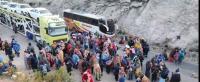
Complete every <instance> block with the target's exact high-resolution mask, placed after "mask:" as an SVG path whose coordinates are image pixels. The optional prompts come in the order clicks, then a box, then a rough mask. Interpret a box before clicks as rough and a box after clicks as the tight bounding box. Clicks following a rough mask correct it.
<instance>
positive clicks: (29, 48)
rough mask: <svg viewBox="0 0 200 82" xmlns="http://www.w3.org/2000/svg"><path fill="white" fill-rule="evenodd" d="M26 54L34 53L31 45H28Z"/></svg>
mask: <svg viewBox="0 0 200 82" xmlns="http://www.w3.org/2000/svg"><path fill="white" fill-rule="evenodd" d="M27 52H30V53H33V52H35V50H34V47H33V46H32V45H31V43H28V47H27Z"/></svg>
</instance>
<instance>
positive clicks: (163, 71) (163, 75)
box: [159, 64, 169, 82]
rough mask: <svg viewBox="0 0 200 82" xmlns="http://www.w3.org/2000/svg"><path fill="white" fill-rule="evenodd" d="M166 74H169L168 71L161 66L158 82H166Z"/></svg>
mask: <svg viewBox="0 0 200 82" xmlns="http://www.w3.org/2000/svg"><path fill="white" fill-rule="evenodd" d="M168 74H169V69H168V68H167V67H166V66H165V64H163V65H162V66H161V72H160V79H159V82H167V80H168Z"/></svg>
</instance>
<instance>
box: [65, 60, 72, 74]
mask: <svg viewBox="0 0 200 82" xmlns="http://www.w3.org/2000/svg"><path fill="white" fill-rule="evenodd" d="M65 65H66V68H67V72H68V73H69V75H71V71H72V61H71V59H70V57H65Z"/></svg>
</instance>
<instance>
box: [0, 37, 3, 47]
mask: <svg viewBox="0 0 200 82" xmlns="http://www.w3.org/2000/svg"><path fill="white" fill-rule="evenodd" d="M0 50H3V41H2V40H1V37H0Z"/></svg>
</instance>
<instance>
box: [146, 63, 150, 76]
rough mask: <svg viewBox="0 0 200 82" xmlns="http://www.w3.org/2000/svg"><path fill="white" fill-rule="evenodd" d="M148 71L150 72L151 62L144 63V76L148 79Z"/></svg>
mask: <svg viewBox="0 0 200 82" xmlns="http://www.w3.org/2000/svg"><path fill="white" fill-rule="evenodd" d="M150 70H151V62H150V61H147V63H146V70H145V75H146V76H147V77H148V78H150Z"/></svg>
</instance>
